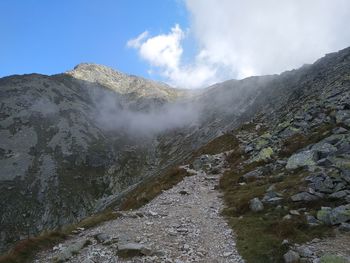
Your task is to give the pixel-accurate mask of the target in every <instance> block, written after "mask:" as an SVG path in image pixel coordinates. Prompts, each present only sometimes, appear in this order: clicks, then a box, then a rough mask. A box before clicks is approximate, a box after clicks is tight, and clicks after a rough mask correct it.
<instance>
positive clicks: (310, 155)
mask: <svg viewBox="0 0 350 263" xmlns="http://www.w3.org/2000/svg"><path fill="white" fill-rule="evenodd" d="M317 160H318V154H317V152H316V151H312V150H307V151H303V152H300V153H296V154H293V155H292V156H291V157H289V159H288V162H287V165H286V168H287V169H288V170H294V169H297V168H300V167H305V166H314V165H316V161H317Z"/></svg>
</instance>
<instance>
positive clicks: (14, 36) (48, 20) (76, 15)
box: [0, 0, 350, 88]
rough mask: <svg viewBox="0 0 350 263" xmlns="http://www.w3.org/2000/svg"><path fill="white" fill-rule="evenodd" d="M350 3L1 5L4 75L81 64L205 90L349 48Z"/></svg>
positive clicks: (95, 0)
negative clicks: (105, 67)
mask: <svg viewBox="0 0 350 263" xmlns="http://www.w3.org/2000/svg"><path fill="white" fill-rule="evenodd" d="M349 24H350V1H349V0H332V1H330V0H308V1H301V0H283V1H281V0H264V1H262V0H220V1H218V0H0V77H2V76H6V75H11V74H24V73H33V72H36V73H42V74H56V73H61V72H64V71H67V70H69V69H72V68H73V67H74V66H75V65H77V64H79V63H82V62H92V63H98V64H104V65H107V66H110V67H112V68H114V69H117V70H120V71H122V72H125V73H128V74H133V75H139V76H144V77H146V78H151V79H155V80H161V81H164V82H166V83H168V84H170V85H172V86H174V87H181V88H200V87H206V86H208V85H211V84H213V83H216V82H220V81H223V80H226V79H233V78H237V79H241V78H245V77H248V76H252V75H265V74H276V73H277V74H278V73H281V72H283V71H285V70H291V69H294V68H298V67H300V66H302V65H303V64H305V63H313V62H314V61H315V60H316V59H318V58H320V57H322V56H323V55H325V54H326V53H329V52H334V51H337V50H339V49H342V48H345V47H348V46H350V30H348V28H347V27H348V25H349Z"/></svg>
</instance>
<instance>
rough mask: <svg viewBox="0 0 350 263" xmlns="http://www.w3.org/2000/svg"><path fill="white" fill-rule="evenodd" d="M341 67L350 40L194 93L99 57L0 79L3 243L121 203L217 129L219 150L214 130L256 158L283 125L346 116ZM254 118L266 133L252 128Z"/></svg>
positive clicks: (303, 127) (279, 139) (348, 72)
mask: <svg viewBox="0 0 350 263" xmlns="http://www.w3.org/2000/svg"><path fill="white" fill-rule="evenodd" d="M349 76H350V48H348V49H344V50H342V51H339V52H337V53H332V54H328V55H327V56H325V57H324V58H322V59H320V60H318V61H317V62H315V63H314V64H313V65H305V66H303V67H302V68H300V69H298V70H292V71H288V72H285V73H282V74H280V75H271V76H262V77H250V78H247V79H243V80H229V81H225V82H223V83H218V84H215V85H213V86H211V87H209V88H207V89H204V90H203V91H200V92H194V91H184V90H177V89H173V88H171V87H169V86H167V85H166V84H163V83H158V82H154V81H149V80H146V79H143V78H138V77H135V76H128V75H125V74H122V73H120V72H117V71H114V70H112V69H110V68H108V67H105V66H101V65H95V64H80V65H78V66H77V67H75V69H73V70H72V71H69V72H67V73H64V74H58V75H53V76H44V75H39V74H31V75H23V76H17V75H16V76H10V77H5V78H2V79H0V105H1V111H0V133H1V136H0V138H1V139H0V167H1V170H0V181H1V184H0V187H1V191H0V200H1V207H0V223H1V224H0V225H1V226H0V227H1V229H0V233H1V234H0V241H1V242H0V244H1V248H0V249H1V250H2V251H4V250H5V249H7V248H9V247H10V246H11V245H12V244H14V243H15V242H16V241H17V240H19V239H23V238H26V237H29V236H34V235H36V234H38V233H40V232H41V231H43V230H45V229H54V228H57V227H59V226H62V225H66V224H69V223H72V222H77V221H79V220H81V219H82V218H84V217H86V216H88V215H91V214H93V213H96V212H98V211H101V210H103V209H105V208H107V207H111V206H112V207H115V206H118V204H119V203H120V201H121V200H122V198H123V196H125V195H126V194H128V193H130V192H132V191H133V190H134V189H136V188H137V187H138V186H140V185H142V183H143V182H144V181H145V180H146V179H147V180H150V179H151V180H152V178H157V176H159V175H161V174H163V173H165V172H166V171H167V170H168V169H169V168H171V167H174V166H176V165H179V164H181V163H183V162H184V161H185V160H189V159H190V158H191V156H193V155H194V154H195V153H197V152H198V150H199V151H201V150H200V149H203V147H209V146H210V145H213V143H211V144H209V146H208V145H207V143H208V142H210V141H212V140H213V142H214V144H215V142H216V141H215V140H219V141H218V143H217V144H218V145H216V146H215V147H219V146H220V147H222V148H223V149H226V148H227V145H226V143H222V144H220V143H219V142H220V139H218V138H222V135H224V134H231V133H233V132H234V131H236V130H237V128H239V127H241V128H242V129H243V134H240V135H239V136H240V139H241V141H242V142H241V144H242V148H243V149H244V150H245V152H246V153H247V154H249V155H251V158H252V160H255V161H265V160H267V159H270V157H271V156H273V154H276V153H277V152H280V151H282V150H283V149H282V148H283V145H284V143H285V140H286V139H287V138H289V137H290V136H293V135H295V134H308V133H309V132H310V131H311V130H312V128H313V127H318V126H320V125H321V124H322V123H324V122H327V123H328V122H330V123H333V121H334V122H335V121H336V119H344V120H345V119H346V118H345V117H344V118H343V117H341V116H343V115H342V114H345V115H346V114H347V111H348V105H347V104H346V98H348V97H347V96H348V93H349V81H350V77H349ZM335 100H342V101H344V103H341V104H337V103H334V101H335ZM332 105H333V106H332ZM321 107H325V110H324V111H323V110H322V111H320V110H319V109H320V108H321ZM332 107H333V108H332ZM329 108H330V109H331V111H329ZM338 111H339V113H337V112H338ZM304 112H307V113H309V115H311V116H312V118H311V119H310V118H309V117H308V114H306V113H304ZM330 112H333V113H332V114H333V115H332V116H329V118H328V117H327V116H328V114H330ZM337 114H338V115H339V114H341V116H340V117H339V116H338V115H337ZM316 115H317V116H316ZM345 115H344V116H345ZM337 116H338V117H337ZM346 116H348V115H346ZM242 125H243V126H242ZM344 126H346V125H344ZM249 127H250V128H249ZM251 127H254V129H253V130H255V128H256V130H259V129H260V128H259V127H264V129H265V130H266V133H269V134H268V135H266V134H265V135H264V136H265V137H262V138H260V137H259V136H260V135H262V134H258V132H252V131H250V130H249V129H251ZM332 127H333V126H332ZM248 128H249V129H248ZM269 130H270V131H269ZM268 131H269V132H268ZM246 133H247V134H248V135H247V134H246ZM250 133H253V135H252V134H250ZM206 145H207V146H206ZM201 147H202V148H201ZM215 147H214V148H215ZM227 150H229V149H227ZM296 150H299V149H296ZM296 150H295V151H296ZM293 153H294V152H293V151H291V152H289V153H288V154H286V156H285V157H284V158H286V157H287V156H288V157H289V156H290V155H292V154H293ZM242 155H243V153H242ZM271 158H272V157H271ZM344 158H345V157H344Z"/></svg>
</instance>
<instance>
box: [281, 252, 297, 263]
mask: <svg viewBox="0 0 350 263" xmlns="http://www.w3.org/2000/svg"><path fill="white" fill-rule="evenodd" d="M283 259H284V262H285V263H298V262H299V260H300V255H299V254H298V253H297V252H295V251H293V250H289V251H288V252H287V253H286V254H284V255H283Z"/></svg>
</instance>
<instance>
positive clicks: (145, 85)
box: [66, 63, 184, 101]
mask: <svg viewBox="0 0 350 263" xmlns="http://www.w3.org/2000/svg"><path fill="white" fill-rule="evenodd" d="M66 74H68V75H70V76H72V77H74V78H76V79H80V80H84V81H88V82H92V83H98V84H100V85H102V86H105V87H107V88H109V89H112V90H114V91H115V92H117V93H120V94H131V93H133V94H134V95H135V96H136V97H147V98H156V99H164V100H166V101H170V100H174V99H176V98H177V97H179V96H182V95H183V93H184V92H183V90H178V89H174V88H172V87H170V86H168V85H167V84H165V83H162V82H157V81H152V80H148V79H145V78H141V77H136V76H132V75H127V74H124V73H121V72H119V71H117V70H114V69H112V68H110V67H107V66H104V65H100V64H94V63H80V64H78V65H76V66H75V67H74V69H73V70H70V71H67V72H66Z"/></svg>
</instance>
